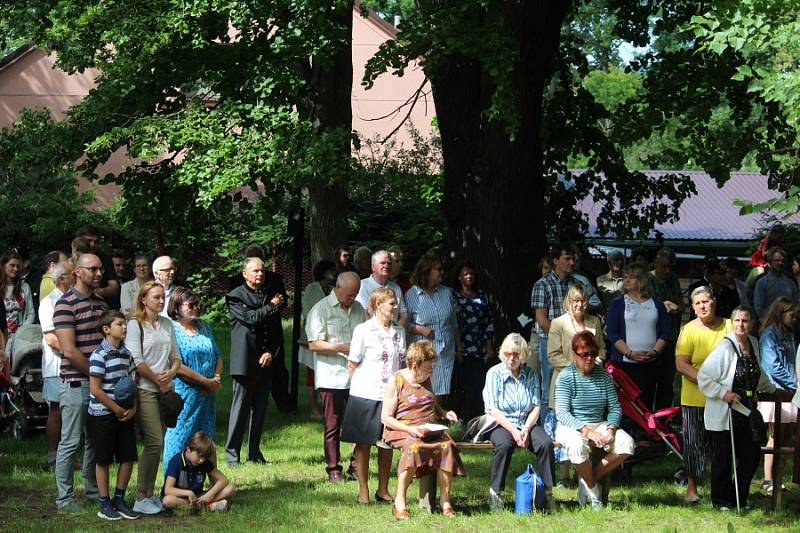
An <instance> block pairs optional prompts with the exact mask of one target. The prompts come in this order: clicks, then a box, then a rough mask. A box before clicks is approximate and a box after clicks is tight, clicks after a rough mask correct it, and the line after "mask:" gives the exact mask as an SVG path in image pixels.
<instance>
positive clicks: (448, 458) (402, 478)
mask: <svg viewBox="0 0 800 533" xmlns="http://www.w3.org/2000/svg"><path fill="white" fill-rule="evenodd" d="M435 363H436V350H435V349H434V348H433V345H432V344H431V343H430V342H429V341H418V342H415V343H413V344H412V345H411V346H409V347H408V351H407V353H406V364H407V365H408V366H407V368H405V369H403V370H400V371H399V372H397V373H396V374H395V375H394V378H393V379H390V380H389V382H388V383H387V384H386V395H385V397H384V400H383V412H382V414H381V421H382V422H383V424H384V426H385V428H386V429H385V430H384V432H383V440H384V441H385V442H387V443H388V444H391V445H392V446H393V447H395V448H400V449H401V450H402V453H401V455H400V464H399V465H398V467H397V494H396V495H395V500H394V506H393V507H392V514H393V515H394V516H395V518H397V519H398V520H406V519H408V518H409V517H410V516H409V513H408V509H407V506H406V493H407V492H408V486H409V485H410V484H411V480H412V478H413V477H420V476H421V475H423V474H425V473H427V472H430V471H433V470H435V471H436V477H437V481H438V485H439V491H440V492H439V502H440V505H441V509H442V514H443V515H445V516H448V517H453V516H455V514H456V513H455V510H453V506H452V505H451V504H450V486H451V484H452V481H453V476H454V475H456V476H461V475H464V465H463V463H462V462H461V458H460V457H459V455H458V450H457V449H456V447H455V443H454V442H453V439H452V438H451V437H450V435H448V434H447V432H446V431H445V432H434V433H431V432H430V431H429V429H428V428H427V427H425V425H426V424H429V423H433V422H438V421H439V420H440V419H442V418H446V419H447V420H448V421H450V422H456V421H457V420H458V416H457V415H456V413H454V412H453V411H447V412H444V411H443V410H442V409H441V407H439V404H438V401H437V398H436V396H435V395H434V394H433V387H432V385H431V376H433V367H434V364H435Z"/></svg>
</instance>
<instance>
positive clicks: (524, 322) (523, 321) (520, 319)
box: [517, 313, 533, 328]
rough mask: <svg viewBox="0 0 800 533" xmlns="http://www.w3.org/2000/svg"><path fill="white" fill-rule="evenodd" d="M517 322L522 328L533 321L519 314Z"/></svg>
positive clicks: (523, 314)
mask: <svg viewBox="0 0 800 533" xmlns="http://www.w3.org/2000/svg"><path fill="white" fill-rule="evenodd" d="M517 322H519V325H520V326H522V327H523V328H524V327H525V326H527V325H528V324H530V323H531V322H533V319H532V318H531V317H529V316H528V315H526V314H525V313H520V314H519V316H518V317H517Z"/></svg>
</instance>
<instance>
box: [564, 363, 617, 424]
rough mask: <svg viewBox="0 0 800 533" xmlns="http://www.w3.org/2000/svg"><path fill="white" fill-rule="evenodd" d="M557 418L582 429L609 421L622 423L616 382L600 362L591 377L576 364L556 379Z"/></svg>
mask: <svg viewBox="0 0 800 533" xmlns="http://www.w3.org/2000/svg"><path fill="white" fill-rule="evenodd" d="M556 418H557V419H558V423H559V424H563V425H565V426H566V427H568V428H572V429H577V430H580V429H581V428H582V427H583V426H585V425H586V424H596V423H598V422H608V423H609V424H613V425H615V426H619V422H620V420H621V419H622V407H620V405H619V398H617V391H616V389H615V388H614V381H613V380H612V379H611V376H610V375H609V373H608V371H607V370H606V369H605V368H603V367H602V366H600V365H592V371H591V373H589V375H588V376H584V375H583V374H581V373H580V372H579V371H578V369H577V368H576V367H575V363H572V364H571V365H569V366H568V367H567V368H565V369H564V370H562V371H561V373H560V374H559V375H558V379H557V380H556Z"/></svg>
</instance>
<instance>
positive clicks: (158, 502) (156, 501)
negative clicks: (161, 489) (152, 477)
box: [150, 494, 164, 511]
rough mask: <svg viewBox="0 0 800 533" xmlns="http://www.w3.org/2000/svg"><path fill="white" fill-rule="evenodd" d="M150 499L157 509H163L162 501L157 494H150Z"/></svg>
mask: <svg viewBox="0 0 800 533" xmlns="http://www.w3.org/2000/svg"><path fill="white" fill-rule="evenodd" d="M150 501H152V502H153V504H155V506H156V507H158V509H159V510H160V511H163V510H164V502H162V501H161V498H159V497H158V496H156V495H155V494H153V495H152V496H150Z"/></svg>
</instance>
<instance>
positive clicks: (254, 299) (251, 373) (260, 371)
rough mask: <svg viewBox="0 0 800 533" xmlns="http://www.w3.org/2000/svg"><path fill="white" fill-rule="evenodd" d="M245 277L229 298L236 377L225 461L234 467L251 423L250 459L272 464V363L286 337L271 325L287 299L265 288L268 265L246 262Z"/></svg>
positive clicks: (253, 260)
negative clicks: (265, 449)
mask: <svg viewBox="0 0 800 533" xmlns="http://www.w3.org/2000/svg"><path fill="white" fill-rule="evenodd" d="M242 276H243V277H244V280H245V283H244V285H240V286H239V287H236V288H235V289H233V290H232V291H231V292H229V293H228V294H227V295H226V296H225V300H226V302H227V304H228V312H229V313H230V319H231V359H230V372H231V377H232V378H233V399H232V401H231V410H230V419H229V421H228V441H227V443H226V444H225V458H226V460H227V461H228V464H229V465H231V466H235V465H238V464H239V463H240V458H239V454H240V451H241V447H242V440H243V437H244V430H245V428H246V427H247V422H248V419H249V420H250V436H249V445H248V452H247V457H248V460H249V461H253V462H256V463H266V462H267V461H266V459H264V456H263V455H262V454H261V450H260V447H259V446H260V443H261V434H262V432H263V430H264V418H265V416H266V413H267V398H268V396H269V389H270V381H271V379H272V373H273V372H272V366H271V365H272V362H273V359H274V358H275V354H276V353H277V352H278V350H282V349H283V347H282V346H281V345H282V343H283V335H282V334H281V335H278V336H277V338H276V337H275V332H274V331H273V328H271V327H270V322H271V321H272V320H274V318H273V317H274V316H277V317H278V323H280V307H281V306H282V305H283V304H284V303H285V301H286V297H285V296H284V295H283V294H281V293H280V292H270V291H268V290H267V289H268V287H265V285H264V262H263V261H262V260H261V259H260V258H258V257H248V258H247V259H245V260H244V269H243V270H242ZM270 289H271V287H270Z"/></svg>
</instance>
